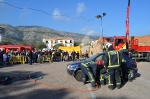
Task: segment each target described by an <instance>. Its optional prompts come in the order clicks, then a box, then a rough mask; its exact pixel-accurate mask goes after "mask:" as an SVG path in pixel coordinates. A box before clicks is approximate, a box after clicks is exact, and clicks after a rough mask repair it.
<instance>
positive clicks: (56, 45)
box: [53, 43, 64, 50]
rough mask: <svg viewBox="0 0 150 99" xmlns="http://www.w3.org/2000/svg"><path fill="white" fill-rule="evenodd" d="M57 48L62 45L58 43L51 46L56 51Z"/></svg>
mask: <svg viewBox="0 0 150 99" xmlns="http://www.w3.org/2000/svg"><path fill="white" fill-rule="evenodd" d="M59 46H64V44H62V43H58V44H55V45H54V46H53V49H56V50H57V49H58V48H59Z"/></svg>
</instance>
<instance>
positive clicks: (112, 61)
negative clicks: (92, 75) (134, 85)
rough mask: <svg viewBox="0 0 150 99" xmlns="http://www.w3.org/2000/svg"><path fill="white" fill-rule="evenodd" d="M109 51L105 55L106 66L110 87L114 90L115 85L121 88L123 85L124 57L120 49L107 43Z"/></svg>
mask: <svg viewBox="0 0 150 99" xmlns="http://www.w3.org/2000/svg"><path fill="white" fill-rule="evenodd" d="M106 49H107V52H106V54H105V56H104V66H105V69H106V70H107V74H108V76H107V80H108V88H109V89H111V90H113V89H114V87H115V85H116V87H117V88H118V89H119V88H120V87H121V77H120V75H121V69H120V67H121V63H122V57H121V55H120V53H119V51H117V50H114V48H113V46H112V45H111V44H110V43H108V44H106Z"/></svg>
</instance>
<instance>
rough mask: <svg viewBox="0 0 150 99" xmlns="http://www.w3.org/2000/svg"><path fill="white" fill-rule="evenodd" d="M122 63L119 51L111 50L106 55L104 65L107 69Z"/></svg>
mask: <svg viewBox="0 0 150 99" xmlns="http://www.w3.org/2000/svg"><path fill="white" fill-rule="evenodd" d="M121 63H122V58H121V55H120V53H119V51H116V50H109V51H107V52H106V53H105V56H104V66H105V68H106V69H112V68H118V67H120V65H121Z"/></svg>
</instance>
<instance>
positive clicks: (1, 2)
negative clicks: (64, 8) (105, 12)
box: [0, 2, 95, 21]
mask: <svg viewBox="0 0 150 99" xmlns="http://www.w3.org/2000/svg"><path fill="white" fill-rule="evenodd" d="M0 3H3V4H6V5H8V6H11V7H13V8H16V9H20V10H22V9H24V8H21V7H17V6H14V5H11V4H9V3H7V2H0ZM27 9H30V10H34V11H38V12H41V13H44V14H47V15H50V16H61V17H68V18H70V19H80V18H82V19H84V20H86V21H92V20H94V19H95V17H94V18H92V19H87V18H85V17H83V16H80V17H77V18H73V17H70V16H68V15H54V14H49V13H47V12H45V11H42V10H38V9H34V8H27Z"/></svg>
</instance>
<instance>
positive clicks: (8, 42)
mask: <svg viewBox="0 0 150 99" xmlns="http://www.w3.org/2000/svg"><path fill="white" fill-rule="evenodd" d="M0 44H2V45H8V44H13V43H12V41H11V39H6V40H4V41H1V42H0Z"/></svg>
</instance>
